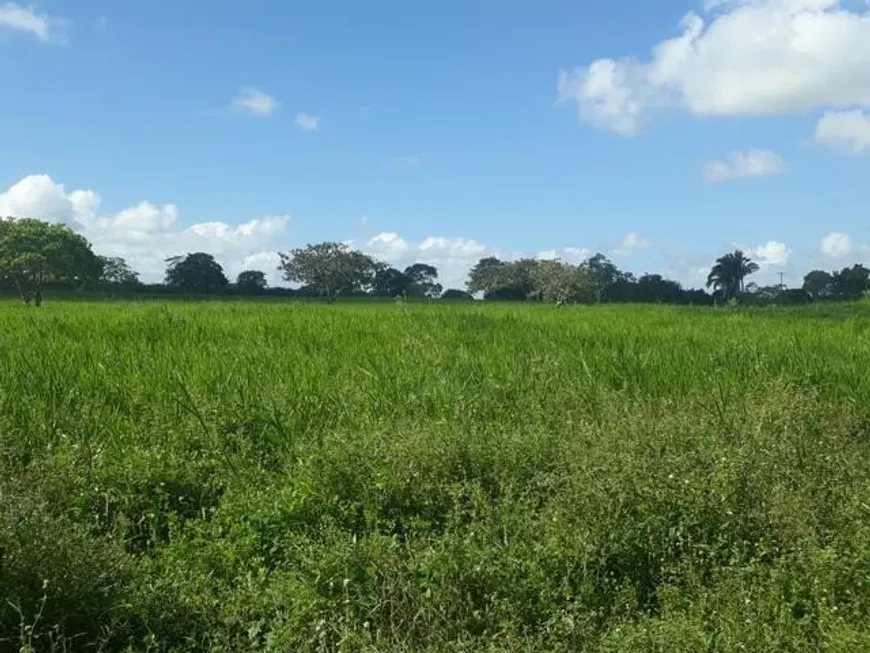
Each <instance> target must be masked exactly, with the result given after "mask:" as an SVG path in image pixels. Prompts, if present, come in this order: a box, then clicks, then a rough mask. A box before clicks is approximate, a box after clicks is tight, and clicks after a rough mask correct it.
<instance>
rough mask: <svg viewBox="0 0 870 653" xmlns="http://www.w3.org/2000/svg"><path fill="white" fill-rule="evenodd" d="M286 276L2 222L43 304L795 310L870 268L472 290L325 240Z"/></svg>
mask: <svg viewBox="0 0 870 653" xmlns="http://www.w3.org/2000/svg"><path fill="white" fill-rule="evenodd" d="M279 260H280V262H279V265H278V270H279V271H280V272H281V274H282V278H283V279H284V280H285V281H287V282H289V283H291V284H294V287H292V288H283V287H282V288H270V287H269V285H268V283H267V275H266V273H265V272H263V271H262V270H244V271H243V272H241V273H240V274H239V275H238V276H237V277H236V279H235V280H234V281H230V279H229V278H227V276H226V273H225V271H224V269H223V267H222V266H221V265H220V264H219V263H218V262H217V261H216V260H215V258H214V256H212V255H211V254H209V253H206V252H193V253H187V254H183V255H178V256H173V257H170V258H168V259H166V271H165V278H164V282H163V283H161V284H146V283H142V281H141V280H140V278H139V274H138V273H137V272H136V271H135V270H133V269H132V268H131V267H130V265H129V264H128V263H127V262H126V261H125V260H124V259H123V258H120V257H108V256H100V255H98V254H96V253H95V252H94V251H93V249H92V247H91V245H90V243H89V242H88V241H87V240H86V239H85V238H84V237H83V236H81V235H80V234H77V233H76V232H74V231H73V230H71V229H70V228H68V227H66V226H64V225H57V224H51V223H47V222H43V221H40V220H34V219H13V218H6V219H2V220H0V287H4V288H6V289H7V290H12V291H15V292H17V293H19V294H20V295H21V297H22V298H23V299H24V301H25V302H28V303H29V302H30V301H31V300H35V301H36V303H39V302H40V301H41V297H42V290H43V288H45V287H63V288H68V289H73V290H74V291H79V292H82V291H84V290H85V289H91V290H98V291H107V292H121V293H125V294H135V293H142V294H184V295H239V296H258V295H273V296H296V297H320V298H324V299H326V300H327V301H330V302H331V301H334V300H335V299H337V298H339V297H393V298H395V297H398V298H421V299H430V300H431V299H453V300H459V299H465V300H470V299H473V297H474V296H479V297H482V298H483V299H484V300H500V301H539V302H548V303H553V304H565V303H582V304H593V303H600V302H645V303H664V304H695V305H710V304H714V303H723V302H739V303H747V304H777V303H778V304H796V303H805V302H810V301H822V300H854V299H858V298H860V297H863V296H864V295H865V293H867V292H868V291H870V270H868V269H867V268H866V267H864V266H863V265H861V264H855V265H853V266H851V267H845V268H843V269H841V270H839V271H832V272H828V271H824V270H812V271H811V272H809V273H808V274H807V275H806V276H805V277H804V280H803V285H802V286H801V287H800V288H786V287H785V286H783V285H777V286H758V285H756V284H754V283H751V282H750V283H748V284H747V283H746V280H747V278H749V277H751V276H752V275H753V274H755V273H756V272H757V271H758V269H759V267H758V265H757V264H756V263H755V262H753V261H752V260H751V259H750V258H749V257H748V256H747V255H746V254H745V253H744V252H742V251H740V250H736V251H734V252H730V253H727V254H725V255H723V256H721V257H719V258H718V259H717V260H716V262H715V263H714V264H713V266H712V268H711V270H710V273H709V275H708V277H707V283H706V288H705V289H698V288H684V287H683V286H682V285H681V284H680V283H679V282H677V281H674V280H671V279H666V278H664V277H662V276H661V275H659V274H644V275H641V276H639V277H637V276H635V275H634V274H632V273H630V272H626V271H624V270H621V269H619V267H618V266H617V265H616V264H614V263H613V262H612V261H611V260H609V259H608V258H607V257H606V256H605V255H604V254H600V253H599V254H595V255H594V256H590V257H589V258H587V259H585V260H584V261H582V262H581V263H579V264H572V263H569V262H566V261H562V260H540V259H535V258H520V259H517V260H510V261H505V260H501V259H499V258H496V257H492V256H490V257H484V258H482V259H480V260H479V261H478V262H477V263H476V264H475V265H474V266H473V267H472V268H471V270H470V271H469V273H468V282H467V284H466V288H465V289H459V288H448V289H446V290H445V289H444V288H443V286H442V285H441V284H440V283H439V282H438V270H437V268H436V267H435V266H432V265H429V264H426V263H414V264H412V265H409V266H407V267H405V268H404V269H399V268H395V267H392V266H390V265H389V264H388V263H386V262H384V261H381V260H378V259H377V258H375V257H373V256H371V255H369V254H366V253H364V252H362V251H359V250H355V249H352V248H350V247H349V246H347V245H345V244H343V243H336V242H323V243H317V244H310V245H306V246H305V247H300V248H295V249H291V250H290V251H288V252H283V253H280V254H279Z"/></svg>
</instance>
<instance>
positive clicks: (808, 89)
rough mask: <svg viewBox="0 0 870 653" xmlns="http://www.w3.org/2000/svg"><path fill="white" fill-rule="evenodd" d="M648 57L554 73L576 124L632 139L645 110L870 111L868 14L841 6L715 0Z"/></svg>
mask: <svg viewBox="0 0 870 653" xmlns="http://www.w3.org/2000/svg"><path fill="white" fill-rule="evenodd" d="M680 26H681V33H680V34H679V35H677V36H675V37H672V38H669V39H665V40H662V41H660V42H659V43H657V44H656V45H654V46H653V47H652V50H651V54H650V56H649V57H648V58H646V59H643V60H637V59H634V58H622V59H612V58H601V59H598V60H595V61H593V62H591V63H589V64H588V65H585V66H581V67H578V68H575V69H573V70H562V71H561V72H560V73H559V76H558V92H559V97H560V98H561V99H562V100H563V101H564V100H571V101H575V102H576V103H577V105H578V108H579V115H580V117H581V119H583V120H587V121H589V122H592V123H594V124H597V125H599V126H601V127H604V128H607V129H611V130H613V131H615V132H617V133H619V134H623V135H626V136H630V135H633V134H636V133H638V132H639V131H640V130H641V128H642V126H643V124H644V121H645V120H646V117H647V116H648V114H649V113H650V112H655V111H661V110H666V109H672V108H686V109H688V110H689V111H690V112H691V113H693V114H695V115H706V116H746V115H774V114H785V113H793V112H799V111H805V110H811V109H819V108H849V107H855V106H870V66H868V65H867V62H868V61H870V7H868V5H867V3H863V5H862V6H857V5H856V3H854V2H848V8H847V2H846V1H845V0H843V1H842V2H841V1H840V0H713V1H712V2H710V1H708V2H707V6H706V7H705V8H704V11H702V12H701V15H699V14H698V13H696V12H694V11H690V12H689V13H687V14H686V15H685V17H684V18H683V20H682V22H681V24H680Z"/></svg>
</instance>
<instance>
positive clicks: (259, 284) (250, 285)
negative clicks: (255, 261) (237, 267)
mask: <svg viewBox="0 0 870 653" xmlns="http://www.w3.org/2000/svg"><path fill="white" fill-rule="evenodd" d="M268 285H269V283H268V282H267V281H266V273H265V272H262V271H261V270H244V271H243V272H239V276H238V277H236V286H238V287H239V289H241V290H250V291H258V290H263V289H265V288H266V286H268Z"/></svg>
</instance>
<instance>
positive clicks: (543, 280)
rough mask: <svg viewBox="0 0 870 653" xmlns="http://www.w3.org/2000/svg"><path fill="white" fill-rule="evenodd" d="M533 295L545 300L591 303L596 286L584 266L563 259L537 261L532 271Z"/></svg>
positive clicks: (558, 302) (596, 294)
mask: <svg viewBox="0 0 870 653" xmlns="http://www.w3.org/2000/svg"><path fill="white" fill-rule="evenodd" d="M533 280H534V292H535V295H536V296H537V297H538V298H540V299H541V300H543V301H545V302H551V303H554V304H564V303H566V302H572V303H573V302H581V303H587V304H588V303H592V302H594V301H595V300H596V298H597V296H598V293H597V290H598V288H597V286H596V283H595V281H594V280H593V279H592V276H591V275H590V274H589V271H588V270H587V269H586V268H583V267H581V266H576V265H570V264H569V263H565V262H564V261H558V260H542V261H538V262H537V265H536V266H535V269H534V272H533Z"/></svg>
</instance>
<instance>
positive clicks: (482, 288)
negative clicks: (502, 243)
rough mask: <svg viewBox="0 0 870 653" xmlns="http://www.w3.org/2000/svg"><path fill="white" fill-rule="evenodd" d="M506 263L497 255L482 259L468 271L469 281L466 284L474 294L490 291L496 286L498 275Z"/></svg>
mask: <svg viewBox="0 0 870 653" xmlns="http://www.w3.org/2000/svg"><path fill="white" fill-rule="evenodd" d="M505 265H506V264H505V263H504V262H503V261H501V260H499V259H497V258H496V257H495V256H488V257H486V258H482V259H480V260H479V261H478V262H477V264H476V265H475V266H474V267H473V268H471V270H470V271H469V273H468V283H467V284H466V287H467V288H468V292H470V293H472V294H474V293H479V292H480V293H484V294H486V293H487V292H490V291H491V290H492V289H493V288H495V287H496V285H497V283H498V281H497V279H498V275H499V273H500V272H501V270H502V269H503V268H504V266H505Z"/></svg>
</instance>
